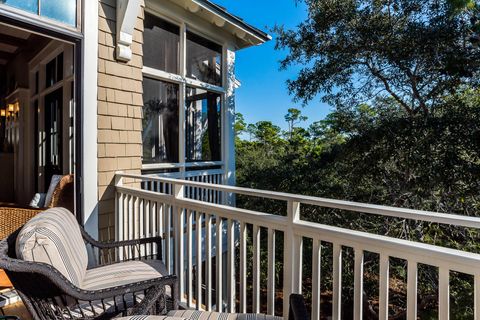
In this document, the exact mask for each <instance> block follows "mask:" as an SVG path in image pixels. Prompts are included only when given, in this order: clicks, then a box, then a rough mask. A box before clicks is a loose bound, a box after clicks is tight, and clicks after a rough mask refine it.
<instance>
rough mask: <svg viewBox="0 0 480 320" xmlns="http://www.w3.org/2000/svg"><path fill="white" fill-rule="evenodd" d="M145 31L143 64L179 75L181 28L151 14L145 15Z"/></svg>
mask: <svg viewBox="0 0 480 320" xmlns="http://www.w3.org/2000/svg"><path fill="white" fill-rule="evenodd" d="M144 30H145V31H144V33H143V64H144V65H145V66H147V67H150V68H155V69H159V70H163V71H166V72H170V73H176V74H178V73H179V72H178V48H179V46H180V36H179V34H180V28H179V27H177V26H175V25H173V24H171V23H168V22H166V21H164V20H162V19H160V18H157V17H155V16H152V15H151V14H145V21H144Z"/></svg>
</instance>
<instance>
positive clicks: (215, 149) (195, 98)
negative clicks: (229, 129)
mask: <svg viewBox="0 0 480 320" xmlns="http://www.w3.org/2000/svg"><path fill="white" fill-rule="evenodd" d="M220 111H221V98H220V94H218V93H213V92H209V91H206V90H202V89H197V88H187V98H186V100H185V121H186V123H185V138H186V150H185V152H186V161H190V162H191V161H219V160H221V143H220V141H221V140H220V136H221V135H220V128H221V125H220V123H221V112H220Z"/></svg>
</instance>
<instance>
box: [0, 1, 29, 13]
mask: <svg viewBox="0 0 480 320" xmlns="http://www.w3.org/2000/svg"><path fill="white" fill-rule="evenodd" d="M0 3H4V4H7V5H9V6H12V7H15V8H18V9H22V10H25V11H28V12H33V13H36V14H38V0H3V1H0Z"/></svg>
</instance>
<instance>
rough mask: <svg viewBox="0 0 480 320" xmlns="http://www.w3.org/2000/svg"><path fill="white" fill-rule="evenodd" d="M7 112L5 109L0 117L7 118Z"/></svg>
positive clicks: (0, 111)
mask: <svg viewBox="0 0 480 320" xmlns="http://www.w3.org/2000/svg"><path fill="white" fill-rule="evenodd" d="M6 116H7V111H6V110H5V109H2V110H0V117H6Z"/></svg>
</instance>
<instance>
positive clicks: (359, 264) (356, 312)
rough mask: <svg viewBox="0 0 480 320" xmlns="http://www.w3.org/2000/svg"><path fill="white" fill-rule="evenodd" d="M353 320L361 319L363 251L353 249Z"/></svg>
mask: <svg viewBox="0 0 480 320" xmlns="http://www.w3.org/2000/svg"><path fill="white" fill-rule="evenodd" d="M354 278H355V279H354V281H355V283H354V294H353V299H354V300H353V302H354V306H353V319H354V320H361V319H362V318H363V250H362V249H357V248H355V276H354Z"/></svg>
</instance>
